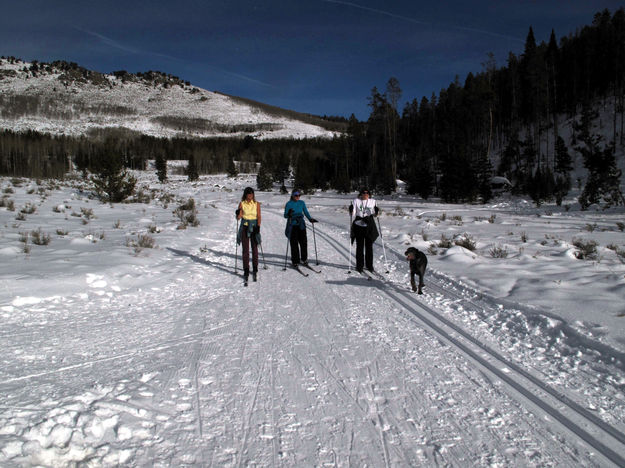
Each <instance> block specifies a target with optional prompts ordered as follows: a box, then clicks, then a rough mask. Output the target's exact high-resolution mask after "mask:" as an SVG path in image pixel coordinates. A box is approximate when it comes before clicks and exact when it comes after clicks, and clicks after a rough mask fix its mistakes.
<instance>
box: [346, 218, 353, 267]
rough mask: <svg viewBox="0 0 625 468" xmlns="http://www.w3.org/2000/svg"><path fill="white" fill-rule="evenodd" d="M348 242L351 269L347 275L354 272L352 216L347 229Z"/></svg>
mask: <svg viewBox="0 0 625 468" xmlns="http://www.w3.org/2000/svg"><path fill="white" fill-rule="evenodd" d="M347 242H349V267H348V268H347V274H350V273H351V272H352V214H351V213H350V214H349V227H348V228H347Z"/></svg>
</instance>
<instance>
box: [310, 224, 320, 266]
mask: <svg viewBox="0 0 625 468" xmlns="http://www.w3.org/2000/svg"><path fill="white" fill-rule="evenodd" d="M310 224H312V227H313V243H314V244H315V260H316V261H317V265H319V257H317V238H316V237H315V223H310Z"/></svg>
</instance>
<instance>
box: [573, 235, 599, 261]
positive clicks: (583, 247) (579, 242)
mask: <svg viewBox="0 0 625 468" xmlns="http://www.w3.org/2000/svg"><path fill="white" fill-rule="evenodd" d="M573 245H574V246H575V247H577V249H578V250H577V252H575V257H577V258H578V259H580V260H596V259H597V246H598V245H599V244H598V243H597V241H594V240H592V239H591V240H585V239H573Z"/></svg>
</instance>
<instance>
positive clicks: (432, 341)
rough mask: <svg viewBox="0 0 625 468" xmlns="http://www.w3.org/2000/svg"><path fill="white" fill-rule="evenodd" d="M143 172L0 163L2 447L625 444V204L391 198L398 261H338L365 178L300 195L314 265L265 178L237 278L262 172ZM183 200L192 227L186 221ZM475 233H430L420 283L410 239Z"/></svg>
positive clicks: (354, 454) (406, 458) (378, 456)
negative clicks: (116, 188) (189, 205)
mask: <svg viewBox="0 0 625 468" xmlns="http://www.w3.org/2000/svg"><path fill="white" fill-rule="evenodd" d="M141 184H143V185H145V186H148V185H149V186H150V187H151V188H152V189H153V192H152V195H153V198H152V200H151V201H150V202H149V203H133V204H119V205H114V206H111V205H107V204H102V203H100V202H98V201H96V200H93V199H90V198H89V196H88V195H89V193H88V192H87V191H83V190H82V189H81V188H82V185H81V183H80V182H78V181H75V182H71V181H67V182H64V183H62V184H55V183H52V182H48V181H39V183H37V181H29V180H23V181H22V183H16V181H13V180H11V179H7V178H3V179H0V186H1V188H2V194H1V195H0V196H3V197H4V203H3V205H5V207H4V208H0V223H1V226H2V231H0V258H1V262H0V275H1V276H0V279H1V281H2V285H1V288H0V314H1V318H2V322H1V325H0V337H1V340H2V349H3V353H2V357H1V358H0V465H2V466H8V467H12V466H72V465H80V466H116V465H120V464H121V465H133V466H189V465H195V466H242V465H246V466H249V465H252V466H419V465H422V466H457V467H464V466H618V465H621V466H622V465H623V464H625V436H624V435H623V434H624V433H625V397H624V396H623V395H624V392H623V389H624V387H625V366H624V363H625V334H624V330H625V325H624V323H625V301H624V300H623V299H624V298H625V265H624V264H623V262H624V261H625V260H624V258H623V251H624V250H625V235H624V233H623V232H622V224H619V223H622V222H623V221H625V219H624V218H625V217H624V216H623V210H619V211H608V212H595V211H589V212H580V211H579V210H578V209H577V208H576V205H574V204H572V205H571V208H570V209H569V210H568V211H567V210H565V209H564V208H558V207H555V206H545V207H542V208H540V209H536V208H534V207H533V206H532V205H531V204H529V203H526V202H524V201H522V200H516V199H510V198H505V199H499V200H498V201H497V202H495V203H494V204H492V205H488V206H482V205H476V206H470V205H442V204H437V203H434V202H424V201H422V200H419V199H413V198H410V197H406V196H398V197H394V198H390V197H389V198H386V199H379V203H380V206H381V208H382V210H383V214H382V216H381V217H380V223H381V226H382V231H383V235H384V240H385V249H384V250H383V249H382V245H381V244H376V247H375V254H376V268H377V270H378V271H380V272H382V273H384V272H385V270H386V269H387V267H388V270H389V273H388V274H387V275H384V276H383V279H379V278H374V279H373V280H368V279H367V278H366V277H364V276H361V275H359V274H357V273H354V272H352V273H351V274H348V269H349V265H350V261H349V254H350V249H349V244H348V240H347V225H348V220H349V218H348V214H347V209H346V208H347V206H348V204H349V200H350V198H351V197H349V196H346V195H345V196H344V195H337V194H335V193H330V192H327V193H323V192H318V193H317V194H315V195H313V196H305V197H304V200H305V201H306V202H307V204H308V207H309V210H310V212H311V213H312V215H313V216H314V217H315V218H317V219H318V220H319V221H320V222H319V223H318V224H317V225H316V227H315V233H314V239H313V232H312V231H309V254H310V259H311V260H312V263H313V266H315V268H319V269H320V270H321V271H322V273H320V274H317V273H314V272H312V271H310V270H308V272H309V276H308V277H304V276H302V275H300V274H299V273H297V272H295V271H293V270H290V269H289V270H287V271H282V267H283V265H284V255H285V249H286V238H285V237H284V234H283V230H284V219H283V217H282V210H283V207H284V203H285V202H286V201H287V198H286V197H285V196H283V195H280V194H278V193H276V192H273V193H258V194H257V198H258V199H259V200H260V201H262V202H263V225H262V233H263V239H264V241H263V253H264V255H263V256H264V259H263V258H261V266H266V267H267V269H261V270H260V278H259V282H257V283H250V286H249V287H248V288H243V286H242V279H241V277H240V276H239V275H237V274H235V268H234V267H235V241H234V239H235V219H234V209H235V208H236V204H237V201H238V200H239V199H240V196H241V193H242V189H243V188H244V187H245V186H246V185H254V183H253V179H252V178H250V177H245V176H242V177H239V178H237V179H235V180H233V179H227V178H225V177H217V176H211V177H203V178H202V180H201V182H199V183H194V184H190V183H188V182H186V181H185V180H184V178H182V177H180V178H178V177H177V176H172V180H171V181H170V182H169V183H167V184H159V183H157V182H156V181H155V176H154V174H153V173H150V174H143V175H141ZM145 193H148V191H147V190H145ZM191 197H192V198H193V199H194V200H195V201H196V203H197V206H198V211H199V219H200V222H201V224H200V225H199V226H197V227H188V228H187V229H177V227H178V225H179V224H180V222H179V220H178V219H177V218H176V217H175V215H174V214H173V211H174V210H175V209H176V208H177V207H178V206H180V204H182V203H183V202H184V201H186V200H187V199H188V198H191ZM8 200H11V201H13V204H14V211H11V210H10V209H8V208H7V207H6V206H7V205H10V203H9V202H8ZM569 202H570V201H569ZM29 204H30V205H29ZM27 206H30V207H34V208H35V211H34V212H33V213H23V214H22V215H21V216H20V215H19V213H20V212H21V211H22V210H23V211H31V209H32V208H31V209H28V208H27V209H24V208H26V207H27ZM18 216H19V217H21V218H25V219H22V220H19V219H17V217H18ZM39 228H41V235H40V237H41V238H44V239H45V237H46V235H49V236H50V242H49V244H48V245H36V244H33V236H32V231H36V230H37V229H39ZM464 233H466V234H468V235H469V236H470V238H471V239H472V240H473V241H474V243H475V244H476V249H475V250H473V251H472V250H467V249H465V248H463V247H460V246H457V245H454V246H452V247H451V248H443V247H436V249H435V250H437V254H434V253H433V252H431V253H429V254H428V257H429V262H430V265H429V270H428V272H427V274H426V287H425V289H424V291H425V294H424V295H423V296H418V295H416V294H414V293H412V292H411V291H410V290H409V289H408V275H407V264H406V262H405V261H404V260H403V258H402V255H401V254H402V253H403V251H404V250H405V248H406V247H407V245H415V246H417V247H419V248H421V249H422V250H424V251H428V250H429V248H430V245H431V244H439V243H440V241H441V236H442V235H443V234H444V235H445V236H446V237H447V238H449V239H453V238H454V236H458V235H462V234H464ZM141 236H147V237H144V238H143V240H144V241H145V240H146V239H152V240H153V241H154V242H155V246H154V247H153V248H140V247H138V246H136V244H138V243H139V241H140V239H141ZM26 237H28V241H27V243H24V242H23V241H24V240H25V239H26ZM574 239H583V240H584V241H589V240H595V241H596V242H597V243H598V244H599V246H598V253H597V257H596V259H595V260H579V259H577V258H576V255H575V252H576V251H577V250H578V249H577V248H576V247H575V246H573V242H574ZM456 240H459V238H458V237H456ZM315 241H316V249H317V255H315ZM608 246H609V247H610V248H608ZM26 250H28V252H25V251H26ZM494 250H497V251H498V252H503V251H506V252H507V258H496V257H493V256H492V255H491V251H494ZM238 254H239V256H240V250H239V251H238ZM385 254H386V260H385ZM316 257H318V260H319V263H320V265H319V266H317V265H316ZM352 266H353V263H352ZM240 272H241V270H240V266H239V269H238V273H239V274H240Z"/></svg>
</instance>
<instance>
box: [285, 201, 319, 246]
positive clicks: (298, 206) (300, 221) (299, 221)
mask: <svg viewBox="0 0 625 468" xmlns="http://www.w3.org/2000/svg"><path fill="white" fill-rule="evenodd" d="M291 209H292V210H293V213H292V214H291V216H290V218H291V222H290V223H289V222H288V221H287V223H286V224H287V225H286V230H285V232H284V234H285V235H286V236H287V237H291V229H293V228H294V227H295V226H297V227H299V228H300V229H303V230H306V222H305V221H304V216H306V218H308V221H310V220H311V219H312V216H310V213H309V212H308V208H306V203H304V202H303V201H302V200H289V201H288V202H287V203H286V205H284V217H285V218H289V210H291Z"/></svg>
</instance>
